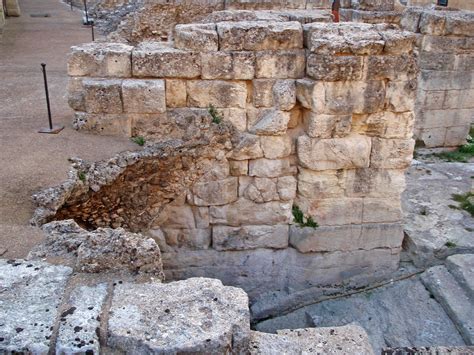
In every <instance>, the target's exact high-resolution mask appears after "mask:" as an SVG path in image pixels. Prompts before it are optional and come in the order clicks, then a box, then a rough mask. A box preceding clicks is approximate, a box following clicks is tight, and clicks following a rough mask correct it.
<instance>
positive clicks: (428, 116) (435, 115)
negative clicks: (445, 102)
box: [416, 109, 473, 128]
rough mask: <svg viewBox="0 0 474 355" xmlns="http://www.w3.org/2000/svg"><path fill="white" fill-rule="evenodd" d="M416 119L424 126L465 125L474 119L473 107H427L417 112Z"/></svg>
mask: <svg viewBox="0 0 474 355" xmlns="http://www.w3.org/2000/svg"><path fill="white" fill-rule="evenodd" d="M416 119H417V121H418V124H419V123H421V122H422V123H423V128H437V127H450V126H463V125H467V124H470V123H471V122H472V120H473V119H472V110H471V109H446V110H429V109H425V110H422V111H418V112H417V117H416Z"/></svg>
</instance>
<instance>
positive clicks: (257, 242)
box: [212, 225, 288, 250]
mask: <svg viewBox="0 0 474 355" xmlns="http://www.w3.org/2000/svg"><path fill="white" fill-rule="evenodd" d="M212 247H213V248H214V249H216V250H249V249H257V248H270V249H284V248H287V247H288V225H276V226H243V227H225V226H214V227H213V228H212Z"/></svg>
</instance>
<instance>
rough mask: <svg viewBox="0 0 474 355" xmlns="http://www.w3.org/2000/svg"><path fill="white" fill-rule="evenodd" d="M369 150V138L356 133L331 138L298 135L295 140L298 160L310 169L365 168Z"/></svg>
mask: <svg viewBox="0 0 474 355" xmlns="http://www.w3.org/2000/svg"><path fill="white" fill-rule="evenodd" d="M370 150H371V142H370V138H369V137H365V136H361V135H357V134H354V135H350V136H347V137H345V138H332V139H314V138H310V137H308V136H300V137H298V141H297V153H298V159H299V162H300V164H301V166H303V167H305V168H308V169H311V170H335V169H353V168H367V167H369V157H370Z"/></svg>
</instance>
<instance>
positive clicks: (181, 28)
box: [174, 23, 219, 52]
mask: <svg viewBox="0 0 474 355" xmlns="http://www.w3.org/2000/svg"><path fill="white" fill-rule="evenodd" d="M174 45H175V47H176V48H178V49H184V50H191V51H196V52H212V51H217V50H218V48H219V39H218V37H217V30H216V25H215V24H213V23H206V24H185V25H176V27H175V28H174Z"/></svg>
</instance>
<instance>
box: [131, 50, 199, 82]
mask: <svg viewBox="0 0 474 355" xmlns="http://www.w3.org/2000/svg"><path fill="white" fill-rule="evenodd" d="M132 71H133V76H135V77H139V78H141V77H155V78H187V79H193V78H197V77H199V76H200V75H201V63H200V56H199V53H196V52H189V51H184V50H180V49H175V48H170V47H166V46H164V45H162V44H159V43H158V42H157V43H152V42H148V43H142V44H140V45H139V46H137V47H135V49H134V50H133V52H132Z"/></svg>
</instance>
